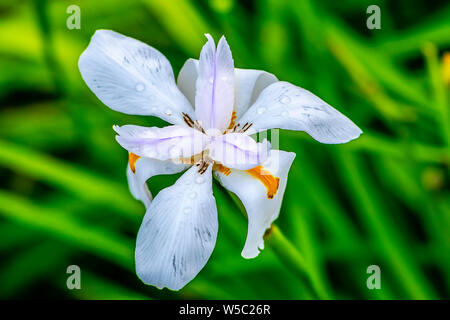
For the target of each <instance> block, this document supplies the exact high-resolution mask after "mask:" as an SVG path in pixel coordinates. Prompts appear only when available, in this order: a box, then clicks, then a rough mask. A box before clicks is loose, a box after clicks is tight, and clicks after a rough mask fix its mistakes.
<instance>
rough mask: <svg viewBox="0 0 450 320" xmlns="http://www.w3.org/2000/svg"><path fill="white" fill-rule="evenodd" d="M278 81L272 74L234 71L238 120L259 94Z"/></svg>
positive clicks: (245, 70)
mask: <svg viewBox="0 0 450 320" xmlns="http://www.w3.org/2000/svg"><path fill="white" fill-rule="evenodd" d="M277 81H278V79H277V77H275V76H274V75H273V74H271V73H268V72H265V71H261V70H252V69H236V105H235V107H234V110H235V111H236V117H237V119H240V118H241V117H242V116H243V115H244V114H245V112H246V111H247V110H248V108H249V107H250V106H251V105H252V104H253V103H254V102H255V101H256V99H257V98H258V97H259V95H260V93H261V92H262V91H263V90H264V89H265V88H266V87H268V86H269V85H271V84H272V83H275V82H277Z"/></svg>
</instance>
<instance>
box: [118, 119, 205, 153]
mask: <svg viewBox="0 0 450 320" xmlns="http://www.w3.org/2000/svg"><path fill="white" fill-rule="evenodd" d="M114 130H115V131H116V132H117V133H118V134H119V135H118V136H116V140H117V142H119V144H120V145H121V146H122V147H123V148H125V149H126V150H128V151H129V152H132V153H134V154H136V155H138V156H141V157H148V158H153V159H158V160H169V159H178V158H188V157H191V156H193V155H195V154H198V153H200V152H201V151H202V150H204V149H205V147H206V146H207V144H208V137H207V136H206V135H205V134H203V133H201V132H200V131H198V130H195V129H192V128H189V127H187V126H178V125H173V126H167V127H164V128H157V127H151V128H147V127H140V126H134V125H125V126H122V127H119V126H114Z"/></svg>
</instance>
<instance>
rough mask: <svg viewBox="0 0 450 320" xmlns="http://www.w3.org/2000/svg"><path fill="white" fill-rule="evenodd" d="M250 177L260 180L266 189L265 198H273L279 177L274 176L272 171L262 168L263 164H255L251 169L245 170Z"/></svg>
mask: <svg viewBox="0 0 450 320" xmlns="http://www.w3.org/2000/svg"><path fill="white" fill-rule="evenodd" d="M246 172H247V173H249V174H250V175H251V176H252V177H254V178H256V179H258V180H259V181H261V183H262V184H263V185H264V186H265V187H266V189H267V198H268V199H273V197H274V196H275V195H276V194H277V191H278V186H279V184H280V178H278V177H274V176H273V175H272V173H270V172H269V171H267V170H266V169H264V168H263V166H256V167H254V168H252V169H249V170H246Z"/></svg>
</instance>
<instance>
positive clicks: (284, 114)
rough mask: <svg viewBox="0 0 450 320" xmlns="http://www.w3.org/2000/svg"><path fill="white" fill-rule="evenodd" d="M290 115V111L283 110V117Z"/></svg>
mask: <svg viewBox="0 0 450 320" xmlns="http://www.w3.org/2000/svg"><path fill="white" fill-rule="evenodd" d="M288 115H289V112H287V111H286V110H284V111H283V112H281V116H282V117H287V116H288Z"/></svg>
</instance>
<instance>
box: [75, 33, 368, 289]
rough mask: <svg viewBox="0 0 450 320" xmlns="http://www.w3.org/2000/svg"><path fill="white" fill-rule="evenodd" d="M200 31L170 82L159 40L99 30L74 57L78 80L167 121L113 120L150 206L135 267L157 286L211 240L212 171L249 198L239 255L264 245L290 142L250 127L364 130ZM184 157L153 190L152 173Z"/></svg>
mask: <svg viewBox="0 0 450 320" xmlns="http://www.w3.org/2000/svg"><path fill="white" fill-rule="evenodd" d="M206 36H207V38H208V41H207V43H206V44H205V45H204V47H203V49H202V51H201V54H200V60H194V59H189V60H187V61H186V63H185V64H184V66H183V68H182V69H181V71H180V73H179V75H178V83H177V84H176V83H175V79H174V75H173V71H172V68H171V66H170V63H169V61H168V60H167V59H166V58H165V57H164V56H163V55H162V54H161V53H160V52H159V51H158V50H156V49H154V48H152V47H150V46H148V45H146V44H144V43H142V42H140V41H137V40H134V39H131V38H128V37H125V36H123V35H120V34H118V33H115V32H113V31H109V30H99V31H97V32H96V33H95V34H94V36H93V37H92V40H91V42H90V44H89V46H88V48H87V49H86V50H85V51H84V52H83V54H82V55H81V57H80V60H79V68H80V71H81V75H82V77H83V79H84V81H85V82H86V83H87V85H88V86H89V88H90V89H91V90H92V91H93V92H94V93H95V95H96V96H97V97H98V98H99V99H100V100H101V101H102V102H103V103H105V104H106V105H107V106H109V107H110V108H111V109H113V110H116V111H120V112H123V113H127V114H137V115H146V116H157V117H159V118H161V119H163V120H166V121H167V122H170V123H172V124H173V125H171V126H167V127H164V128H156V127H152V128H146V127H139V126H133V125H126V126H122V127H118V126H115V127H114V130H115V131H116V132H117V133H118V136H117V137H116V138H117V141H118V142H119V144H120V145H121V146H122V147H124V148H125V149H127V150H128V151H129V155H130V157H129V166H128V168H127V176H128V183H129V186H130V191H131V193H132V194H133V196H134V197H135V198H136V199H139V200H141V201H142V202H143V203H144V204H145V206H146V208H147V212H146V214H145V217H144V219H143V222H142V225H141V227H140V230H139V233H138V236H137V243H136V256H135V257H136V270H137V274H138V276H139V277H140V278H141V279H142V281H143V282H145V283H147V284H151V285H155V286H157V287H159V288H163V287H167V288H170V289H172V290H179V289H180V288H182V287H183V286H185V285H186V284H187V283H188V282H189V281H191V280H192V279H193V278H194V277H195V276H196V275H197V274H198V273H199V272H200V270H201V269H202V268H203V267H204V266H205V264H206V262H207V261H208V259H209V257H210V255H211V253H212V251H213V249H214V246H215V242H216V237H217V229H218V222H217V207H216V202H215V199H214V196H213V194H212V174H213V173H214V175H215V177H216V178H217V179H218V180H219V181H220V183H221V184H222V185H223V186H224V187H225V188H227V189H228V190H230V191H231V192H233V193H235V194H236V195H237V196H238V197H239V198H240V199H241V201H242V203H243V204H244V206H245V208H246V210H247V215H248V220H249V222H248V234H247V239H246V242H245V246H244V249H243V251H242V256H243V257H245V258H253V257H256V256H257V255H258V253H259V249H263V248H264V242H263V235H264V232H265V230H266V229H267V228H269V227H270V225H271V224H272V222H273V221H274V220H275V219H276V218H277V217H278V213H279V211H280V206H281V201H282V198H283V193H284V190H285V187H286V181H287V175H288V171H289V168H290V166H291V164H292V161H293V160H294V157H295V154H294V153H291V152H285V151H281V150H270V145H269V144H268V143H267V141H265V142H264V143H257V142H256V141H254V140H253V139H252V138H251V137H250V136H249V135H250V134H252V133H255V132H258V131H262V130H267V129H271V128H281V129H289V130H301V131H305V132H307V133H308V134H309V135H311V136H312V137H313V138H314V139H316V140H317V141H319V142H322V143H345V142H348V141H350V140H352V139H355V138H357V137H358V136H359V135H360V134H361V130H360V129H359V128H358V127H357V126H355V125H354V124H353V122H351V121H350V120H349V119H348V118H346V117H345V116H343V115H342V114H341V113H339V112H338V111H337V110H335V109H333V108H332V107H331V106H329V105H328V104H327V103H325V102H324V101H322V100H321V99H319V98H318V97H316V96H315V95H313V94H312V93H311V92H309V91H307V90H305V89H302V88H299V87H296V86H294V85H292V84H290V83H287V82H282V81H278V80H277V78H276V77H275V76H274V75H272V74H270V73H267V72H264V71H258V70H249V69H235V68H234V62H233V58H232V55H231V51H230V48H229V46H228V44H227V42H226V40H225V38H224V37H222V38H221V39H220V41H219V43H218V45H217V48H216V46H215V44H214V40H213V39H212V38H211V36H209V35H206ZM194 107H195V108H194ZM189 167H190V168H189ZM188 168H189V169H188ZM185 169H188V170H187V171H186V172H185V173H184V174H183V175H182V176H181V177H180V178H179V179H178V181H177V182H176V183H175V184H174V185H173V186H170V187H168V188H166V189H164V190H162V191H161V192H159V193H158V195H157V196H156V197H155V198H154V199H153V201H152V195H151V193H150V191H149V190H148V187H147V185H146V181H147V180H148V179H149V178H150V177H152V176H155V175H158V174H172V173H177V172H181V171H183V170H185Z"/></svg>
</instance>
